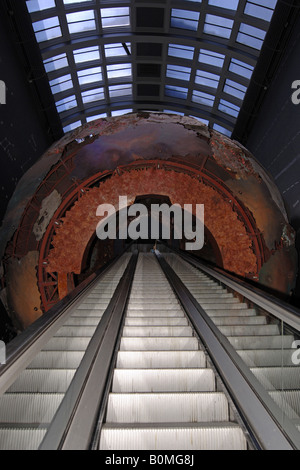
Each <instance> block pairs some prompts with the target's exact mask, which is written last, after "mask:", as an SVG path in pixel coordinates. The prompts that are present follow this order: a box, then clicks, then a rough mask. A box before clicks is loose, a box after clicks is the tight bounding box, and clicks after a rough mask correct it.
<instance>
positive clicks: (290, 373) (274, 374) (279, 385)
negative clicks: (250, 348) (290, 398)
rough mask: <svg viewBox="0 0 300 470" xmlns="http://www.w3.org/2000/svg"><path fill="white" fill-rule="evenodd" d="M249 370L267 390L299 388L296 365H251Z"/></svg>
mask: <svg viewBox="0 0 300 470" xmlns="http://www.w3.org/2000/svg"><path fill="white" fill-rule="evenodd" d="M251 372H252V373H253V374H254V375H255V377H257V379H258V380H259V381H260V383H261V384H262V385H263V386H264V387H265V388H266V389H267V390H274V388H275V389H276V390H278V389H280V390H282V389H283V390H292V389H297V390H298V389H300V375H299V370H298V367H295V366H294V367H259V368H254V367H253V368H251Z"/></svg>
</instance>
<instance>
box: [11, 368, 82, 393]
mask: <svg viewBox="0 0 300 470" xmlns="http://www.w3.org/2000/svg"><path fill="white" fill-rule="evenodd" d="M74 374H75V370H74V369H67V370H64V369H56V370H47V369H25V370H23V371H22V372H21V374H20V375H19V376H18V378H17V380H16V381H15V382H14V383H13V384H12V385H11V386H10V388H9V389H8V393H16V392H18V393H22V392H23V393H65V392H66V391H67V389H68V387H69V385H70V383H71V380H72V379H73V377H74Z"/></svg>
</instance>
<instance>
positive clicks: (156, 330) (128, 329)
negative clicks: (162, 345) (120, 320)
mask: <svg viewBox="0 0 300 470" xmlns="http://www.w3.org/2000/svg"><path fill="white" fill-rule="evenodd" d="M140 336H154V337H158V336H193V330H192V328H191V327H190V326H124V328H123V337H124V338H126V337H140Z"/></svg>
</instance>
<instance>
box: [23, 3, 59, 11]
mask: <svg viewBox="0 0 300 470" xmlns="http://www.w3.org/2000/svg"><path fill="white" fill-rule="evenodd" d="M26 5H27V10H28V11H29V13H35V12H36V11H42V10H48V9H49V8H55V6H56V5H55V0H28V1H27V2H26Z"/></svg>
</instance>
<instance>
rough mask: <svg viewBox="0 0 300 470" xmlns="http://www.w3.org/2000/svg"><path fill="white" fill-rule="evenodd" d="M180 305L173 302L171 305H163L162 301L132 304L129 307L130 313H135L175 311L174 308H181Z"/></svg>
mask: <svg viewBox="0 0 300 470" xmlns="http://www.w3.org/2000/svg"><path fill="white" fill-rule="evenodd" d="M179 307H180V305H179V303H178V302H174V301H173V300H172V301H171V302H169V303H166V304H162V303H161V302H160V301H154V302H144V301H140V302H130V306H129V307H128V311H130V312H133V311H134V310H140V309H142V310H144V309H147V310H157V309H161V310H163V311H165V310H166V311H167V310H173V309H174V308H179Z"/></svg>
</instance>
